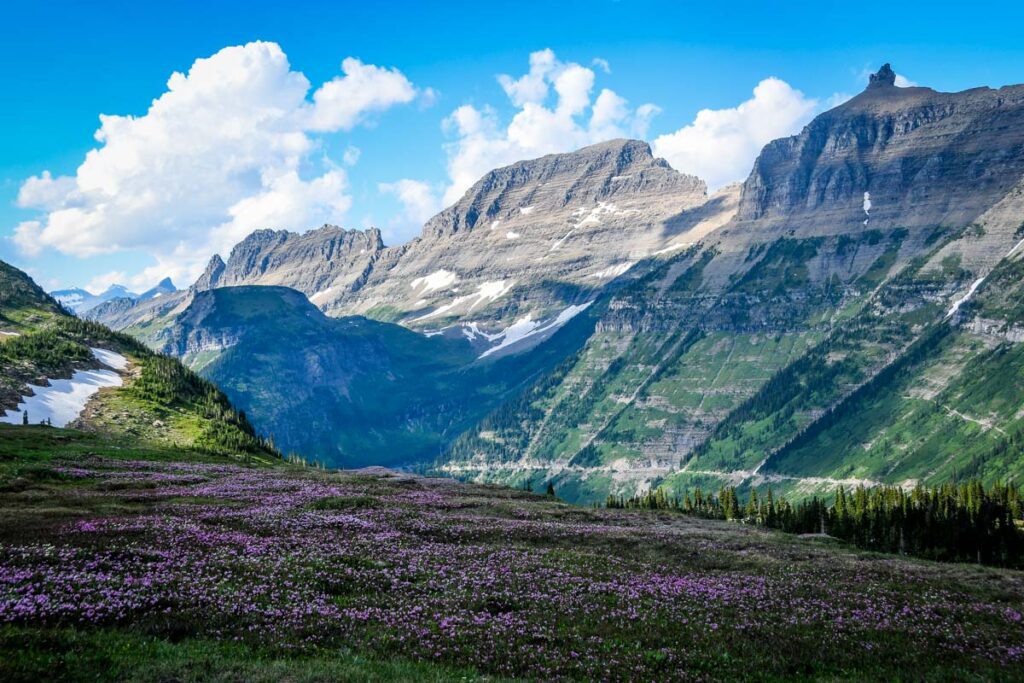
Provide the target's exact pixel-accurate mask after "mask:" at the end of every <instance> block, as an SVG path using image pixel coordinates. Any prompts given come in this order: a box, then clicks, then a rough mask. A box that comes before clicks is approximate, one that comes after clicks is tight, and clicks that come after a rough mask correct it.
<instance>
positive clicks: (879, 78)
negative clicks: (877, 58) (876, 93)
mask: <svg viewBox="0 0 1024 683" xmlns="http://www.w3.org/2000/svg"><path fill="white" fill-rule="evenodd" d="M894 85H896V72H895V71H893V70H892V67H891V66H889V65H888V64H883V65H882V68H881V69H879V70H878V73H875V74H871V77H870V78H869V79H868V90H873V89H875V88H891V87H893V86H894Z"/></svg>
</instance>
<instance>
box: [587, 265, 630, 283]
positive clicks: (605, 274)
mask: <svg viewBox="0 0 1024 683" xmlns="http://www.w3.org/2000/svg"><path fill="white" fill-rule="evenodd" d="M634 265H635V264H633V263H630V262H628V261H627V262H626V263H620V264H618V265H615V266H609V267H607V268H605V269H604V270H599V271H597V272H596V273H591V274H590V277H596V278H597V279H598V280H607V279H610V278H615V277H618V276H620V275H622V274H623V273H625V272H626V271H627V270H629V269H630V268H632V267H633V266H634Z"/></svg>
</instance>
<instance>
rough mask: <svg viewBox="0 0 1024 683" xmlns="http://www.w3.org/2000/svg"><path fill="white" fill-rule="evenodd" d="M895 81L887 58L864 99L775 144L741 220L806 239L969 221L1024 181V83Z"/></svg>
mask: <svg viewBox="0 0 1024 683" xmlns="http://www.w3.org/2000/svg"><path fill="white" fill-rule="evenodd" d="M894 83H895V73H894V72H893V70H892V67H891V66H889V65H888V64H886V65H884V66H883V67H882V68H881V69H880V70H879V71H878V73H876V74H874V75H872V77H871V79H870V84H869V85H868V88H867V89H866V90H865V91H864V92H862V93H861V94H860V95H858V96H856V97H854V98H852V99H851V100H849V101H848V102H846V103H844V104H842V105H840V106H839V107H836V108H835V109H832V110H830V111H827V112H824V113H822V114H820V115H819V116H817V117H816V118H815V119H814V120H813V121H811V122H810V123H809V124H808V125H807V126H806V127H805V128H804V129H803V131H801V132H800V133H799V134H798V135H794V136H792V137H789V138H782V139H779V140H775V141H773V142H770V143H769V144H768V145H766V146H765V147H764V149H763V150H762V151H761V154H760V155H759V156H758V158H757V161H756V162H755V163H754V168H753V171H752V172H751V174H750V176H749V178H748V179H747V181H746V183H745V184H744V187H743V192H742V198H741V200H740V208H739V212H738V219H739V220H740V221H749V220H767V221H768V223H763V224H762V229H764V226H766V225H771V226H772V228H777V229H778V230H779V231H790V230H795V231H796V232H798V233H802V234H804V235H811V234H834V233H839V232H857V231H861V230H863V229H864V226H865V221H869V225H870V227H871V228H878V229H881V228H885V227H906V228H914V227H921V228H928V229H930V228H932V227H934V226H937V225H966V224H968V223H970V222H971V221H972V220H974V218H976V217H977V216H978V215H979V214H980V213H981V212H983V211H984V210H985V209H987V208H988V207H990V206H992V205H993V204H994V203H995V202H997V201H999V199H1001V198H1002V197H1003V196H1004V195H1005V194H1006V193H1007V192H1008V191H1009V189H1010V188H1011V187H1012V186H1013V184H1014V183H1015V182H1016V181H1017V179H1019V178H1020V177H1021V174H1022V172H1024V86H1007V87H1004V88H1000V89H999V90H992V89H989V88H975V89H971V90H965V91H962V92H955V93H945V92H937V91H935V90H932V89H930V88H925V87H913V88H898V87H895V85H894ZM868 202H870V204H868ZM727 234H728V232H723V233H720V234H719V237H723V236H725V235H727Z"/></svg>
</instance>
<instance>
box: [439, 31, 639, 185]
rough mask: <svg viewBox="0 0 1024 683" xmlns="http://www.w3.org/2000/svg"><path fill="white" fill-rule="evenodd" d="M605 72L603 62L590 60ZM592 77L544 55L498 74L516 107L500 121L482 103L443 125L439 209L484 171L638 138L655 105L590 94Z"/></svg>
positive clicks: (608, 93) (546, 52)
mask: <svg viewBox="0 0 1024 683" xmlns="http://www.w3.org/2000/svg"><path fill="white" fill-rule="evenodd" d="M595 65H597V66H598V67H599V68H600V69H601V70H602V71H607V63H606V62H604V61H603V60H597V61H596V62H595ZM595 81H596V74H595V72H594V70H593V69H590V68H588V67H585V66H581V65H580V64H576V63H574V62H562V61H560V60H559V59H558V57H557V56H556V55H555V53H554V52H553V51H552V50H550V49H547V50H540V51H537V52H534V53H532V54H531V55H530V69H529V71H528V72H527V73H525V74H523V75H521V76H519V77H518V78H515V77H513V76H509V75H504V74H503V75H500V76H498V84H499V85H500V86H501V88H502V90H503V91H504V92H505V95H506V96H507V97H508V100H509V102H510V103H511V105H512V106H513V107H515V108H516V110H517V111H516V112H515V114H514V115H513V116H512V118H511V120H510V121H509V122H508V123H507V124H505V123H504V122H502V121H501V120H500V118H499V116H498V114H497V113H496V111H495V110H494V109H493V108H491V107H488V106H483V107H476V106H473V105H469V104H466V105H462V106H461V107H459V108H458V109H456V110H455V111H453V112H452V113H451V115H449V116H448V117H447V118H446V119H445V121H444V130H445V131H446V133H448V134H449V135H450V136H451V137H452V140H451V141H450V142H449V143H448V144H447V145H446V152H447V155H448V180H449V185H448V188H447V189H446V191H445V193H444V204H450V203H452V202H454V201H456V200H458V198H459V197H460V196H461V195H462V194H463V193H464V192H465V191H466V190H467V189H469V187H470V186H471V185H472V184H473V183H474V182H476V181H477V180H479V179H480V177H481V176H483V175H484V174H485V173H487V172H488V171H490V170H492V169H494V168H496V167H499V166H503V165H506V164H511V163H513V162H515V161H519V160H521V159H529V158H534V157H538V156H543V155H545V154H552V153H556V152H568V151H571V150H574V149H578V148H580V147H583V146H585V145H589V144H592V143H595V142H601V141H603V140H608V139H611V138H617V137H643V136H644V135H646V133H647V127H648V125H649V123H650V120H651V118H652V117H653V116H654V115H655V114H657V113H658V111H659V109H658V107H656V106H654V105H653V104H644V105H641V106H640V107H637V108H636V109H633V108H631V107H630V106H629V104H628V103H627V102H626V100H625V99H623V98H622V97H620V96H619V95H617V94H616V93H615V92H613V91H612V90H608V89H606V88H605V89H602V90H600V92H599V93H598V94H597V96H596V97H595V96H594V95H593V91H594V85H595Z"/></svg>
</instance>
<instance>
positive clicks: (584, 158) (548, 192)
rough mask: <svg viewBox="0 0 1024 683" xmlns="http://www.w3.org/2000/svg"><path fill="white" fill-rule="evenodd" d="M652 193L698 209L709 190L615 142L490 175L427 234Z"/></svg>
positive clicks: (641, 148) (647, 150)
mask: <svg viewBox="0 0 1024 683" xmlns="http://www.w3.org/2000/svg"><path fill="white" fill-rule="evenodd" d="M649 193H652V194H653V193H657V194H660V195H665V196H673V197H682V196H685V197H687V198H689V200H690V203H691V204H692V203H693V201H694V200H695V199H697V198H699V199H702V198H704V197H705V196H706V194H707V186H706V184H705V183H704V181H702V180H701V179H700V178H697V177H696V176H691V175H686V174H684V173H680V172H678V171H676V170H674V169H673V168H672V167H671V166H669V164H668V162H666V161H665V160H664V159H658V158H656V157H655V156H654V154H653V153H652V152H651V147H650V145H648V144H647V143H646V142H643V141H641V140H625V139H617V140H609V141H607V142H600V143H597V144H594V145H590V146H588V147H584V148H582V149H579V150H577V151H575V152H568V153H564V154H548V155H546V156H543V157H540V158H537V159H528V160H525V161H519V162H516V163H514V164H511V165H509V166H503V167H501V168H497V169H494V170H493V171H490V172H489V173H487V174H486V175H484V177H482V178H481V179H480V180H479V181H477V182H476V184H474V185H473V187H471V188H470V189H469V190H467V191H466V194H464V195H463V196H462V198H461V199H460V200H459V201H458V202H456V203H455V204H454V205H452V206H450V207H449V208H447V209H445V210H444V211H442V212H441V213H439V214H438V215H437V216H435V217H434V218H432V219H430V221H428V222H427V224H426V226H424V230H423V234H424V235H425V236H427V235H431V236H435V237H439V236H443V235H450V234H453V233H456V232H460V231H463V230H472V229H474V228H476V227H477V226H478V225H482V224H487V225H490V224H491V223H492V222H493V221H495V220H502V219H507V218H508V217H510V216H512V215H515V214H518V213H519V212H520V210H521V209H526V210H527V211H530V210H535V211H538V212H540V211H541V210H547V211H553V210H561V209H565V208H571V207H573V206H588V205H592V204H593V203H594V202H596V201H610V200H613V199H614V198H615V197H619V196H629V197H635V196H637V195H638V194H649ZM530 207H533V209H531V208H530Z"/></svg>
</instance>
